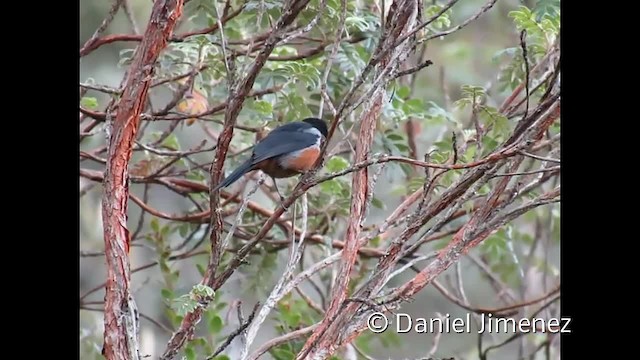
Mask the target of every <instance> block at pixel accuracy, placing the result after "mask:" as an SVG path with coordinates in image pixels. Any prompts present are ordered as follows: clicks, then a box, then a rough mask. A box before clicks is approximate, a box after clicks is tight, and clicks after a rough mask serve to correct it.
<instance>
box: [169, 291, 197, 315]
mask: <svg viewBox="0 0 640 360" xmlns="http://www.w3.org/2000/svg"><path fill="white" fill-rule="evenodd" d="M173 305H174V310H175V312H176V314H177V315H179V316H186V315H187V314H189V313H190V312H192V311H193V310H195V309H196V308H197V307H198V302H197V301H195V300H193V299H192V298H191V296H190V295H189V294H185V295H182V296H180V297H179V298H177V299H175V300H174V301H173Z"/></svg>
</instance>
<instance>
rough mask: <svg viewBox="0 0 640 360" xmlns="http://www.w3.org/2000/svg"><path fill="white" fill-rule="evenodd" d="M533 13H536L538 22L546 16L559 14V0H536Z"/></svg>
mask: <svg viewBox="0 0 640 360" xmlns="http://www.w3.org/2000/svg"><path fill="white" fill-rule="evenodd" d="M533 13H534V14H535V15H536V21H538V22H540V21H541V20H542V18H543V17H544V16H545V15H547V16H553V17H555V16H558V15H560V0H538V2H537V3H536V5H535V6H534V7H533Z"/></svg>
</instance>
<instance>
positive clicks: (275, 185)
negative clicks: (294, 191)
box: [271, 176, 288, 211]
mask: <svg viewBox="0 0 640 360" xmlns="http://www.w3.org/2000/svg"><path fill="white" fill-rule="evenodd" d="M271 180H273V187H275V188H276V192H277V193H278V196H280V204H281V205H282V208H283V209H284V210H285V211H287V210H288V208H287V207H286V206H284V200H285V198H284V196H282V193H280V189H278V183H277V182H276V178H274V177H273V176H272V177H271Z"/></svg>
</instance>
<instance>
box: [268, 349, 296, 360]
mask: <svg viewBox="0 0 640 360" xmlns="http://www.w3.org/2000/svg"><path fill="white" fill-rule="evenodd" d="M271 355H273V357H274V358H275V359H276V360H293V359H295V354H294V353H293V352H292V351H291V350H287V349H282V348H276V349H273V350H271Z"/></svg>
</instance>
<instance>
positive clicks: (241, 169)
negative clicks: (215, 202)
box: [214, 159, 252, 191]
mask: <svg viewBox="0 0 640 360" xmlns="http://www.w3.org/2000/svg"><path fill="white" fill-rule="evenodd" d="M251 167H252V164H251V159H248V160H247V161H245V162H244V163H242V164H241V165H240V166H238V168H237V169H235V170H233V172H232V173H231V174H229V176H227V177H226V178H225V179H224V180H222V181H221V182H220V184H218V186H216V188H215V189H214V191H216V190H218V189H220V188H224V187H227V186H229V185H231V184H233V183H234V182H236V181H237V180H238V179H240V178H241V177H242V175H244V174H246V173H247V172H249V171H250V170H251Z"/></svg>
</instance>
